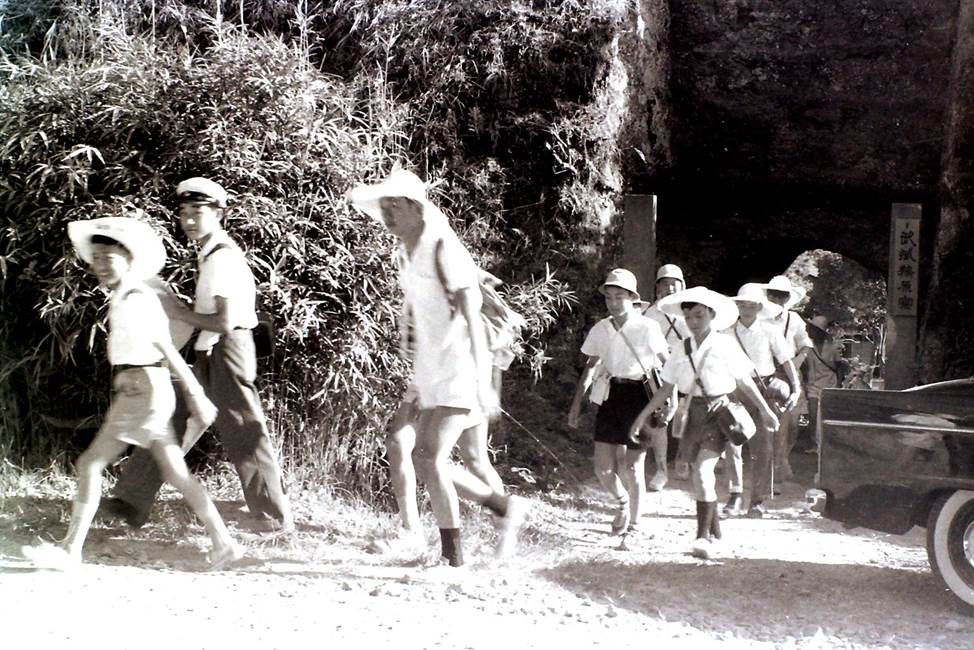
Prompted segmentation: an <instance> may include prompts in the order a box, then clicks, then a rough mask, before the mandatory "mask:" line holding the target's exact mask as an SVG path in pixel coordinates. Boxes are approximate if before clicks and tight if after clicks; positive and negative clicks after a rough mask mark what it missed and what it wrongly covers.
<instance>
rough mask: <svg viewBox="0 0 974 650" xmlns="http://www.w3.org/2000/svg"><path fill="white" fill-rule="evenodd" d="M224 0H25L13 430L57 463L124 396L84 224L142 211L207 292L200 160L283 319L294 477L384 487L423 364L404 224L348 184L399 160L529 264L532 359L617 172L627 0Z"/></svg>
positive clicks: (9, 135)
mask: <svg viewBox="0 0 974 650" xmlns="http://www.w3.org/2000/svg"><path fill="white" fill-rule="evenodd" d="M220 4H221V3H219V2H203V1H199V2H185V3H183V2H177V1H176V0H161V1H159V2H154V1H151V2H150V1H141V2H140V1H136V0H116V1H115V2H111V1H109V0H100V1H99V2H87V3H86V2H71V1H69V0H65V1H64V2H51V3H47V4H42V5H39V4H38V3H34V2H26V1H20V2H17V1H14V2H8V3H7V4H6V7H5V11H6V15H5V17H4V18H5V20H4V29H5V31H4V33H3V34H2V37H0V47H2V48H3V52H4V62H3V70H2V78H3V82H4V83H3V85H2V87H0V104H2V105H3V106H4V107H5V111H4V114H3V117H2V122H0V228H2V233H3V234H2V238H0V279H2V284H0V305H2V307H0V309H2V311H3V314H4V318H3V320H2V321H0V405H2V412H0V426H2V427H3V437H2V447H3V449H2V451H3V452H4V455H5V456H6V457H8V458H14V459H16V460H17V461H18V462H38V461H42V460H45V459H48V458H50V457H51V456H54V455H57V454H59V453H63V452H65V451H68V450H73V449H74V448H75V447H76V446H77V444H78V443H79V442H80V441H79V440H78V439H77V437H76V436H77V432H78V431H79V429H80V430H85V429H89V430H90V428H91V427H92V426H93V425H94V424H95V423H96V422H97V418H98V414H99V413H100V412H101V411H102V410H103V409H104V407H105V404H106V400H107V392H108V391H107V389H108V382H109V377H108V368H107V367H106V366H105V364H104V362H103V361H102V359H103V358H104V355H103V352H102V349H101V347H102V346H103V344H104V337H103V336H101V335H100V333H101V330H102V329H103V327H104V324H103V316H104V314H103V308H104V300H103V299H102V297H101V295H100V292H99V290H98V289H97V288H96V286H95V284H94V282H92V280H91V279H90V278H88V277H85V275H84V273H83V272H82V270H81V268H80V266H79V265H78V263H77V261H76V260H75V259H74V257H73V255H72V253H71V251H70V249H69V246H68V243H67V239H66V237H65V230H64V228H65V224H66V223H67V222H68V221H70V220H73V219H84V218H90V217H95V216H104V215H109V214H135V213H136V212H135V211H136V210H138V211H141V212H138V213H139V214H143V215H144V218H146V219H148V220H149V221H150V222H151V223H153V224H154V225H155V226H156V227H157V229H158V231H159V232H160V233H161V234H163V235H164V236H165V238H166V243H167V248H168V250H169V253H170V263H169V265H168V266H167V267H166V270H165V274H166V275H167V277H168V278H169V279H170V280H171V281H172V282H174V283H175V285H176V286H177V287H179V288H180V290H182V291H183V292H184V293H189V292H190V290H191V271H192V261H191V252H190V251H189V250H188V249H187V247H186V245H185V243H184V242H183V241H182V239H181V238H180V237H178V236H176V235H175V231H176V229H175V228H174V224H173V221H172V215H173V214H174V202H173V197H172V188H173V187H174V186H175V184H176V182H178V181H179V180H180V179H182V178H185V177H187V176H191V175H197V174H199V175H206V176H210V177H213V178H215V179H218V180H219V181H220V182H221V183H222V184H224V186H225V187H227V189H228V190H229V191H230V192H231V197H232V201H231V208H230V210H229V212H228V217H227V224H226V225H227V228H228V230H229V231H230V232H231V233H232V234H233V236H234V237H235V238H236V239H237V240H238V241H240V242H241V243H242V244H243V246H244V247H245V249H246V250H247V253H248V256H249V258H250V260H251V263H252V267H253V268H254V270H255V273H256V275H257V278H258V282H259V284H260V289H259V291H260V301H261V303H262V307H263V308H265V309H267V310H268V311H271V312H272V313H273V314H274V315H275V318H276V320H277V325H278V341H277V348H278V354H277V355H276V356H275V358H274V360H273V362H272V363H271V364H270V365H268V366H267V367H266V368H264V371H265V372H264V378H263V388H264V392H265V395H264V397H265V403H266V406H267V409H268V413H269V416H270V418H271V420H272V424H273V426H274V428H275V429H276V431H277V432H278V433H279V434H280V437H281V439H282V440H283V441H284V447H285V449H284V452H285V458H286V459H287V461H288V462H289V463H293V464H291V465H290V469H291V471H292V473H293V474H299V475H300V476H298V477H297V478H298V479H302V478H307V479H312V480H323V479H330V480H335V481H338V482H341V483H344V484H348V485H353V486H363V487H375V486H376V485H377V484H378V482H379V481H380V480H381V479H380V474H381V473H380V472H377V471H375V470H376V468H377V461H378V458H379V455H378V453H377V448H378V445H377V436H378V434H379V432H380V431H381V430H382V427H383V426H384V421H385V418H386V416H387V414H388V411H389V407H390V406H391V404H392V402H393V401H394V400H395V398H396V397H397V396H398V394H399V391H400V390H401V383H402V380H403V378H404V376H405V373H406V371H407V369H406V368H405V367H404V364H403V362H402V361H401V360H400V359H399V358H398V356H397V353H396V345H395V339H396V334H395V317H396V314H397V313H398V309H399V308H398V300H399V298H398V295H399V294H398V291H397V290H396V289H395V279H394V275H393V271H392V269H391V267H390V264H389V255H388V253H389V250H390V247H391V244H392V241H391V239H390V238H389V237H388V236H387V235H386V234H385V233H384V231H383V230H382V229H381V228H380V227H378V226H377V225H376V224H374V223H371V222H370V221H369V220H368V219H367V218H365V217H363V216H361V215H359V214H356V213H354V212H353V211H351V210H350V209H349V207H348V205H347V204H346V202H345V201H344V200H343V195H344V193H345V192H346V191H347V189H348V188H349V187H350V186H351V185H353V184H354V183H356V182H360V181H362V180H374V179H376V178H379V177H381V176H382V175H384V174H385V173H386V172H388V170H389V169H391V168H392V167H393V166H394V165H397V164H401V165H405V166H411V167H414V168H417V170H418V171H419V172H420V173H421V174H423V175H426V176H428V177H429V178H431V179H438V180H441V181H442V182H441V183H440V184H439V185H437V186H436V188H435V189H434V190H433V194H434V196H435V200H436V202H437V203H439V204H440V205H441V206H442V207H444V209H445V210H446V211H447V212H448V213H450V214H451V215H452V217H453V219H454V223H455V225H456V226H457V228H458V230H459V231H460V232H461V234H462V235H463V237H464V238H465V239H466V240H467V242H468V243H469V244H470V245H471V247H472V249H473V250H474V251H475V255H476V256H477V257H478V259H479V261H480V262H481V263H482V264H483V265H484V266H486V267H487V268H489V269H490V270H492V271H493V272H495V273H497V274H498V275H500V276H502V277H506V278H508V279H510V280H511V281H512V283H511V284H510V285H509V286H508V298H509V300H510V301H511V302H512V304H514V306H515V307H516V308H518V309H519V310H521V311H522V312H523V313H524V314H525V315H526V316H527V317H528V320H529V328H528V330H529V331H528V332H526V339H525V345H524V348H523V350H522V359H523V362H524V363H525V364H526V366H527V367H530V368H531V369H532V372H533V373H535V374H536V373H538V372H540V368H541V365H542V364H543V363H544V361H545V349H544V338H543V334H544V332H545V330H546V329H547V328H548V327H549V326H551V325H552V324H553V322H554V319H555V317H556V315H557V314H558V313H559V312H564V310H565V309H566V307H567V306H568V305H569V303H570V301H571V299H572V295H571V292H570V291H568V290H567V289H566V285H565V284H564V279H565V278H568V279H571V278H573V277H575V276H577V274H579V273H585V272H586V271H585V265H586V264H587V263H588V260H587V259H586V256H585V255H584V253H585V251H590V250H592V248H591V247H592V243H593V241H595V240H596V239H597V238H598V237H599V236H600V225H601V224H600V222H599V221H600V219H601V218H602V216H601V215H600V214H599V210H603V211H604V209H605V204H606V201H607V198H606V197H607V195H608V193H609V192H610V191H611V190H612V187H611V182H610V181H611V178H610V176H611V174H607V172H606V169H608V168H609V165H608V164H607V163H606V161H608V160H610V159H611V157H612V151H611V145H610V144H608V141H609V139H608V138H606V137H605V136H604V135H600V133H599V121H598V119H597V115H594V114H593V111H592V110H591V108H590V107H589V105H588V102H591V101H592V99H593V97H594V96H595V95H596V94H597V92H598V88H597V85H598V84H597V82H598V76H599V66H600V65H601V58H600V57H601V55H600V50H599V48H600V43H602V42H603V40H604V38H605V37H606V35H607V34H608V29H609V26H610V22H611V18H606V17H605V16H610V17H611V15H612V14H611V12H606V11H604V10H603V9H604V8H600V7H599V6H597V5H598V4H599V3H594V5H593V6H592V7H588V8H583V7H580V6H579V5H578V3H574V2H564V3H559V2H548V3H544V2H536V3H534V4H533V5H523V6H521V5H514V6H513V7H512V8H509V9H505V10H503V11H501V10H499V9H496V8H495V7H496V6H498V5H497V4H496V3H488V2H471V3H450V2H439V3H436V2H434V3H430V2H370V3H366V2H353V1H347V2H335V3H327V4H326V3H318V4H315V3H298V4H297V5H294V4H292V3H284V2H239V3H233V5H232V6H231V4H230V3H222V7H221V13H220V14H219V15H215V14H214V11H213V10H214V7H217V6H220ZM610 4H611V3H610ZM323 70H327V71H328V72H327V73H326V72H323ZM579 152H582V153H579ZM585 152H592V153H593V159H595V160H597V161H599V164H591V163H590V162H587V161H586V159H585ZM603 163H604V164H603ZM607 183H608V185H607ZM542 251H543V253H542ZM552 268H556V269H558V274H559V275H558V276H556V275H554V274H553V273H552ZM580 269H581V270H580ZM559 277H561V278H562V279H561V280H560V279H558V278H559Z"/></svg>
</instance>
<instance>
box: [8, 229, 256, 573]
mask: <svg viewBox="0 0 974 650" xmlns="http://www.w3.org/2000/svg"><path fill="white" fill-rule="evenodd" d="M68 234H69V236H70V238H71V241H72V243H73V244H74V247H75V250H76V251H77V252H78V255H79V256H80V257H81V258H82V259H83V260H84V261H85V262H87V263H88V264H89V266H90V270H91V272H92V273H93V274H94V275H96V276H97V277H98V280H99V282H100V283H101V284H102V286H104V287H106V288H108V289H110V290H111V301H110V303H109V308H108V323H109V330H108V361H109V362H110V363H111V364H112V371H113V372H112V374H113V380H112V400H111V405H110V407H109V409H108V412H107V413H106V415H105V420H104V422H103V423H102V425H101V428H100V429H99V430H98V434H97V435H96V437H95V439H94V441H93V442H92V443H91V445H89V447H88V448H87V449H86V450H85V451H84V453H82V454H81V457H80V458H79V459H78V461H77V462H76V464H75V465H76V468H77V472H78V493H77V496H76V497H75V500H74V504H73V506H72V510H71V523H70V526H69V527H68V533H67V535H66V536H65V538H64V540H63V541H62V542H61V544H60V545H58V546H50V545H46V544H44V545H40V546H26V547H24V548H23V549H22V550H23V553H24V555H25V556H27V557H28V558H30V559H32V560H33V561H34V562H35V564H36V565H37V566H41V567H45V568H56V569H64V568H68V567H70V566H72V565H77V564H80V563H81V550H82V547H83V546H84V541H85V537H86V536H87V534H88V529H89V528H90V526H91V522H92V519H93V518H94V516H95V512H96V511H97V510H98V503H99V501H100V499H101V475H102V472H103V471H104V470H105V468H106V467H107V466H108V465H109V464H111V463H113V462H114V461H115V460H117V459H118V458H119V457H120V456H121V455H122V454H123V453H124V452H125V449H126V448H127V447H128V446H129V445H136V446H138V447H139V448H142V449H145V450H147V451H148V452H149V453H150V454H151V457H152V458H153V459H154V462H155V463H156V464H157V465H158V467H159V469H160V470H161V472H162V474H163V476H164V477H165V478H166V480H167V481H169V482H170V483H171V484H173V485H174V486H175V487H176V488H177V489H178V490H179V491H180V492H181V493H182V494H183V496H184V497H185V499H186V501H187V502H188V503H189V505H190V507H191V508H192V509H193V511H194V512H195V513H196V514H197V516H198V517H199V518H200V519H201V520H202V521H203V523H204V524H205V526H206V530H207V532H208V533H209V535H210V538H211V539H212V541H213V550H212V553H211V555H210V566H209V568H210V569H211V570H217V569H220V568H223V567H224V566H225V565H227V564H228V563H230V562H233V561H235V560H237V559H239V558H240V557H242V555H243V552H242V550H241V549H240V547H239V546H238V545H237V544H236V543H235V542H234V541H233V539H232V538H231V537H230V533H229V532H228V531H227V528H226V526H225V525H224V523H223V519H222V518H221V517H220V513H219V512H218V511H217V509H216V507H215V506H214V505H213V502H212V501H211V500H210V498H209V496H208V495H207V493H206V490H205V489H204V488H203V486H202V485H201V484H200V483H199V481H197V480H196V479H195V478H194V477H193V476H192V475H191V474H190V473H189V470H188V468H187V467H186V462H185V461H184V460H183V454H182V451H181V450H180V448H179V445H177V444H176V439H175V436H174V435H173V431H172V428H171V426H170V420H171V418H172V414H173V411H174V409H175V404H176V397H175V393H174V391H173V386H172V377H175V378H176V379H178V380H179V381H181V382H182V383H183V385H184V386H185V388H186V391H187V402H188V405H189V407H190V409H191V410H192V411H193V413H194V414H196V415H197V416H198V417H200V418H201V419H203V420H204V421H212V418H213V415H214V411H215V408H214V406H213V404H212V403H211V402H210V401H209V400H208V399H207V398H206V396H205V395H204V394H203V388H202V386H200V385H199V382H197V381H196V379H195V378H194V377H193V374H192V372H191V371H190V369H189V367H188V366H187V365H186V362H185V361H183V358H182V357H181V356H180V355H179V352H178V351H177V350H176V348H175V347H174V346H173V344H172V341H171V339H170V335H169V321H168V319H167V318H166V315H165V313H164V312H163V310H162V306H161V305H160V303H159V299H158V298H157V297H156V294H155V292H154V291H153V290H152V289H150V288H149V287H148V286H146V284H145V281H146V280H147V279H149V278H150V277H152V276H154V275H155V274H156V273H158V271H159V269H161V268H162V265H163V263H164V262H165V256H166V253H165V249H164V248H163V245H162V241H161V240H160V239H159V237H158V236H157V235H156V234H155V233H154V232H153V231H152V229H151V228H150V227H149V226H148V225H147V224H145V223H142V222H140V221H136V220H134V219H129V218H126V217H104V218H101V219H92V220H90V221H74V222H71V223H70V224H68Z"/></svg>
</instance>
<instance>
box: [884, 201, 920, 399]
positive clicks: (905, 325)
mask: <svg viewBox="0 0 974 650" xmlns="http://www.w3.org/2000/svg"><path fill="white" fill-rule="evenodd" d="M921 214H922V210H921V206H920V205H919V204H918V203H894V204H893V209H892V212H891V216H890V238H889V279H888V281H887V283H886V322H887V336H886V372H885V379H886V388H887V389H892V390H900V389H903V388H909V387H910V386H913V385H914V384H915V383H916V340H917V308H918V300H919V298H918V296H919V285H920V217H921Z"/></svg>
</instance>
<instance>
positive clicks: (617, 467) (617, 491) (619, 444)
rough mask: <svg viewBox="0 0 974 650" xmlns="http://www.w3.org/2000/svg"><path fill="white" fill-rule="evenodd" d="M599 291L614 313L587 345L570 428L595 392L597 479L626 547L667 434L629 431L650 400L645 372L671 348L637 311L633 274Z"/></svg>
mask: <svg viewBox="0 0 974 650" xmlns="http://www.w3.org/2000/svg"><path fill="white" fill-rule="evenodd" d="M599 292H600V293H601V294H602V295H603V296H604V298H605V306H606V310H607V311H608V312H609V315H608V317H606V318H603V319H602V320H600V321H599V322H597V323H596V324H595V325H594V326H593V327H592V329H591V330H590V331H589V332H588V334H587V335H586V337H585V342H584V343H583V344H582V353H583V354H584V355H586V363H585V369H584V370H583V371H582V375H581V377H580V378H579V381H578V385H577V387H576V389H575V396H574V399H573V400H572V405H571V408H570V410H569V413H568V424H569V426H571V427H573V428H574V427H576V426H578V418H579V414H580V412H581V406H582V400H583V398H584V396H585V393H586V391H587V390H591V396H590V400H591V401H593V402H594V403H596V404H598V405H599V410H598V414H597V415H596V418H595V455H594V461H593V462H594V465H595V475H596V477H598V479H599V483H600V484H601V485H602V487H603V488H604V489H605V490H606V491H607V492H609V494H611V495H612V497H613V499H614V500H615V501H616V504H617V507H618V510H617V512H616V515H615V518H614V519H613V521H612V525H611V531H612V533H614V534H625V535H626V537H625V538H624V539H623V544H626V545H628V544H631V543H633V542H634V541H635V537H634V536H633V535H632V534H633V533H636V532H637V531H638V524H639V519H640V515H641V514H642V504H643V497H644V493H645V489H646V485H645V481H646V474H645V462H646V448H647V447H648V446H649V443H650V440H651V439H652V436H653V435H654V434H657V435H658V433H659V432H660V431H662V432H663V435H664V436H665V426H659V424H660V423H657V426H655V427H652V428H650V430H649V431H640V433H639V435H636V436H633V437H632V438H630V436H629V429H630V426H631V425H632V422H633V420H634V419H635V417H636V415H637V414H638V413H639V412H640V411H641V410H642V408H643V407H644V406H645V405H646V403H647V402H648V401H649V398H648V396H647V391H646V387H645V384H644V382H645V380H646V374H647V373H652V372H653V371H656V372H657V373H658V371H659V368H661V367H662V365H663V362H665V361H666V359H667V357H668V356H669V350H668V346H667V345H666V339H665V338H663V332H662V330H661V329H660V327H659V324H658V323H657V322H656V321H654V320H651V319H649V318H647V317H646V316H643V315H642V314H641V313H639V310H637V309H636V308H635V307H634V303H635V301H637V300H639V291H638V289H637V286H636V276H634V275H633V274H632V272H631V271H629V270H628V269H613V270H611V271H610V272H609V274H608V276H607V277H606V279H605V282H603V283H602V284H601V285H600V286H599ZM597 368H598V369H600V370H601V371H602V372H603V373H604V376H605V380H604V384H602V383H600V384H595V383H594V382H593V378H594V376H595V372H596V369H597ZM671 395H672V392H671ZM673 397H674V399H673V401H675V396H673Z"/></svg>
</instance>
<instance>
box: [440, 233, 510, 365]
mask: <svg viewBox="0 0 974 650" xmlns="http://www.w3.org/2000/svg"><path fill="white" fill-rule="evenodd" d="M442 249H443V240H442V239H439V240H437V241H436V249H435V251H434V253H433V259H434V261H435V266H436V277H437V278H438V279H439V281H440V285H441V286H442V287H443V292H444V293H445V294H446V297H447V300H448V301H449V302H450V309H451V311H452V312H453V313H454V314H456V311H457V307H456V295H455V293H454V292H452V291H450V290H449V289H448V288H447V284H446V275H445V274H444V273H443V267H442V266H441V265H440V251H441V250H442ZM479 271H480V283H479V284H480V297H481V301H480V319H481V321H483V324H484V331H485V332H486V334H487V348H488V349H489V350H490V352H491V354H493V356H494V367H495V368H500V369H501V370H507V369H508V368H509V367H510V366H511V362H512V361H514V357H515V355H514V347H515V345H516V344H517V342H518V341H519V340H520V338H521V328H522V327H524V325H525V324H526V323H527V321H526V320H525V319H524V316H521V314H519V313H517V312H516V311H514V310H513V309H511V308H510V307H509V306H508V304H507V303H506V302H504V299H503V298H501V295H500V294H499V293H498V292H497V289H496V286H497V285H499V284H501V281H500V280H499V279H498V278H496V277H495V276H493V275H492V274H490V273H488V272H486V271H484V270H482V269H479Z"/></svg>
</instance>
